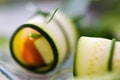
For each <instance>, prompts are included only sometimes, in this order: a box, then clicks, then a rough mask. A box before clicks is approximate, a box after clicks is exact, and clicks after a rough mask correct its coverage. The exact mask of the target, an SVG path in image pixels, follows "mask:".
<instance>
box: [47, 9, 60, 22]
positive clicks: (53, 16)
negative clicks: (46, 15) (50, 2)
mask: <svg viewBox="0 0 120 80" xmlns="http://www.w3.org/2000/svg"><path fill="white" fill-rule="evenodd" d="M57 11H58V8H56V9H55V11H54V12H53V14H52V16H51V17H50V19H49V20H48V21H47V23H50V22H51V20H52V19H53V18H54V16H55V14H56V12H57Z"/></svg>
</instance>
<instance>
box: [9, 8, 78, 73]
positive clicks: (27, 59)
mask: <svg viewBox="0 0 120 80" xmlns="http://www.w3.org/2000/svg"><path fill="white" fill-rule="evenodd" d="M56 11H57V9H56V10H55V12H56ZM38 12H39V13H40V11H38ZM55 12H54V13H53V15H54V16H53V15H52V17H50V14H49V13H48V14H47V15H44V14H43V12H42V14H41V13H40V14H36V15H33V16H32V17H31V18H30V19H29V20H28V21H27V22H26V23H24V24H23V25H21V26H20V27H19V28H18V29H17V30H16V31H15V32H14V34H13V36H12V38H11V41H10V50H11V54H12V56H13V58H14V59H15V61H16V62H17V63H19V64H20V65H21V66H22V67H24V68H25V69H27V70H29V71H32V72H35V73H47V72H50V71H53V70H54V69H55V68H56V67H58V66H60V64H61V63H63V62H64V61H65V60H66V59H67V57H68V56H69V55H70V53H72V52H73V50H74V49H75V45H76V42H77V40H78V37H79V35H78V31H77V28H76V27H75V26H74V24H73V23H72V21H71V20H70V19H69V18H68V17H67V16H65V15H64V14H63V13H61V12H56V13H55ZM47 20H48V21H47Z"/></svg>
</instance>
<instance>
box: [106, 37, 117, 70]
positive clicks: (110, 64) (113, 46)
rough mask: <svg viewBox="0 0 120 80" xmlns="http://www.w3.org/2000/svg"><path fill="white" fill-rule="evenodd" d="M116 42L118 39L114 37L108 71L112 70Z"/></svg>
mask: <svg viewBox="0 0 120 80" xmlns="http://www.w3.org/2000/svg"><path fill="white" fill-rule="evenodd" d="M115 42H116V39H112V43H111V48H110V56H109V60H108V71H112V60H113V54H114V49H115Z"/></svg>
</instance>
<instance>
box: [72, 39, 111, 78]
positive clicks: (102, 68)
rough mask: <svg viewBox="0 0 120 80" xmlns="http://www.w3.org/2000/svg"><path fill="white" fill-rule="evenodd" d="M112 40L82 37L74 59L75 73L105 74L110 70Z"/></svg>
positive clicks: (80, 74)
mask: <svg viewBox="0 0 120 80" xmlns="http://www.w3.org/2000/svg"><path fill="white" fill-rule="evenodd" d="M110 47H111V40H108V39H103V38H91V37H81V38H80V39H79V41H78V45H77V50H76V54H75V60H74V75H75V76H78V77H79V76H84V75H93V74H104V73H105V72H107V71H108V69H107V68H108V60H109V55H110V54H109V53H110Z"/></svg>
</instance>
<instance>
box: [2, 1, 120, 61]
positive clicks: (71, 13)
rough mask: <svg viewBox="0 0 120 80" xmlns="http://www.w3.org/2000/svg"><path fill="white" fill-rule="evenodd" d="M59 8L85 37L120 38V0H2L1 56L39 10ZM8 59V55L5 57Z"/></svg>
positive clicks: (7, 50) (7, 51)
mask: <svg viewBox="0 0 120 80" xmlns="http://www.w3.org/2000/svg"><path fill="white" fill-rule="evenodd" d="M37 8H38V9H41V10H43V11H54V10H55V9H56V8H59V10H60V11H62V12H64V14H66V15H67V16H68V17H69V18H71V19H72V20H73V22H74V23H75V25H76V27H78V29H79V31H80V34H81V36H92V37H103V38H109V39H112V38H116V39H117V40H120V0H0V56H1V54H4V55H5V54H6V53H8V54H10V52H9V39H10V38H11V36H12V34H13V32H14V31H15V30H16V29H17V28H18V27H19V26H20V25H21V24H23V23H24V22H25V21H26V20H27V19H28V18H29V17H30V16H31V15H32V14H33V13H34V11H35V10H36V9H37ZM3 59H7V58H3Z"/></svg>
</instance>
